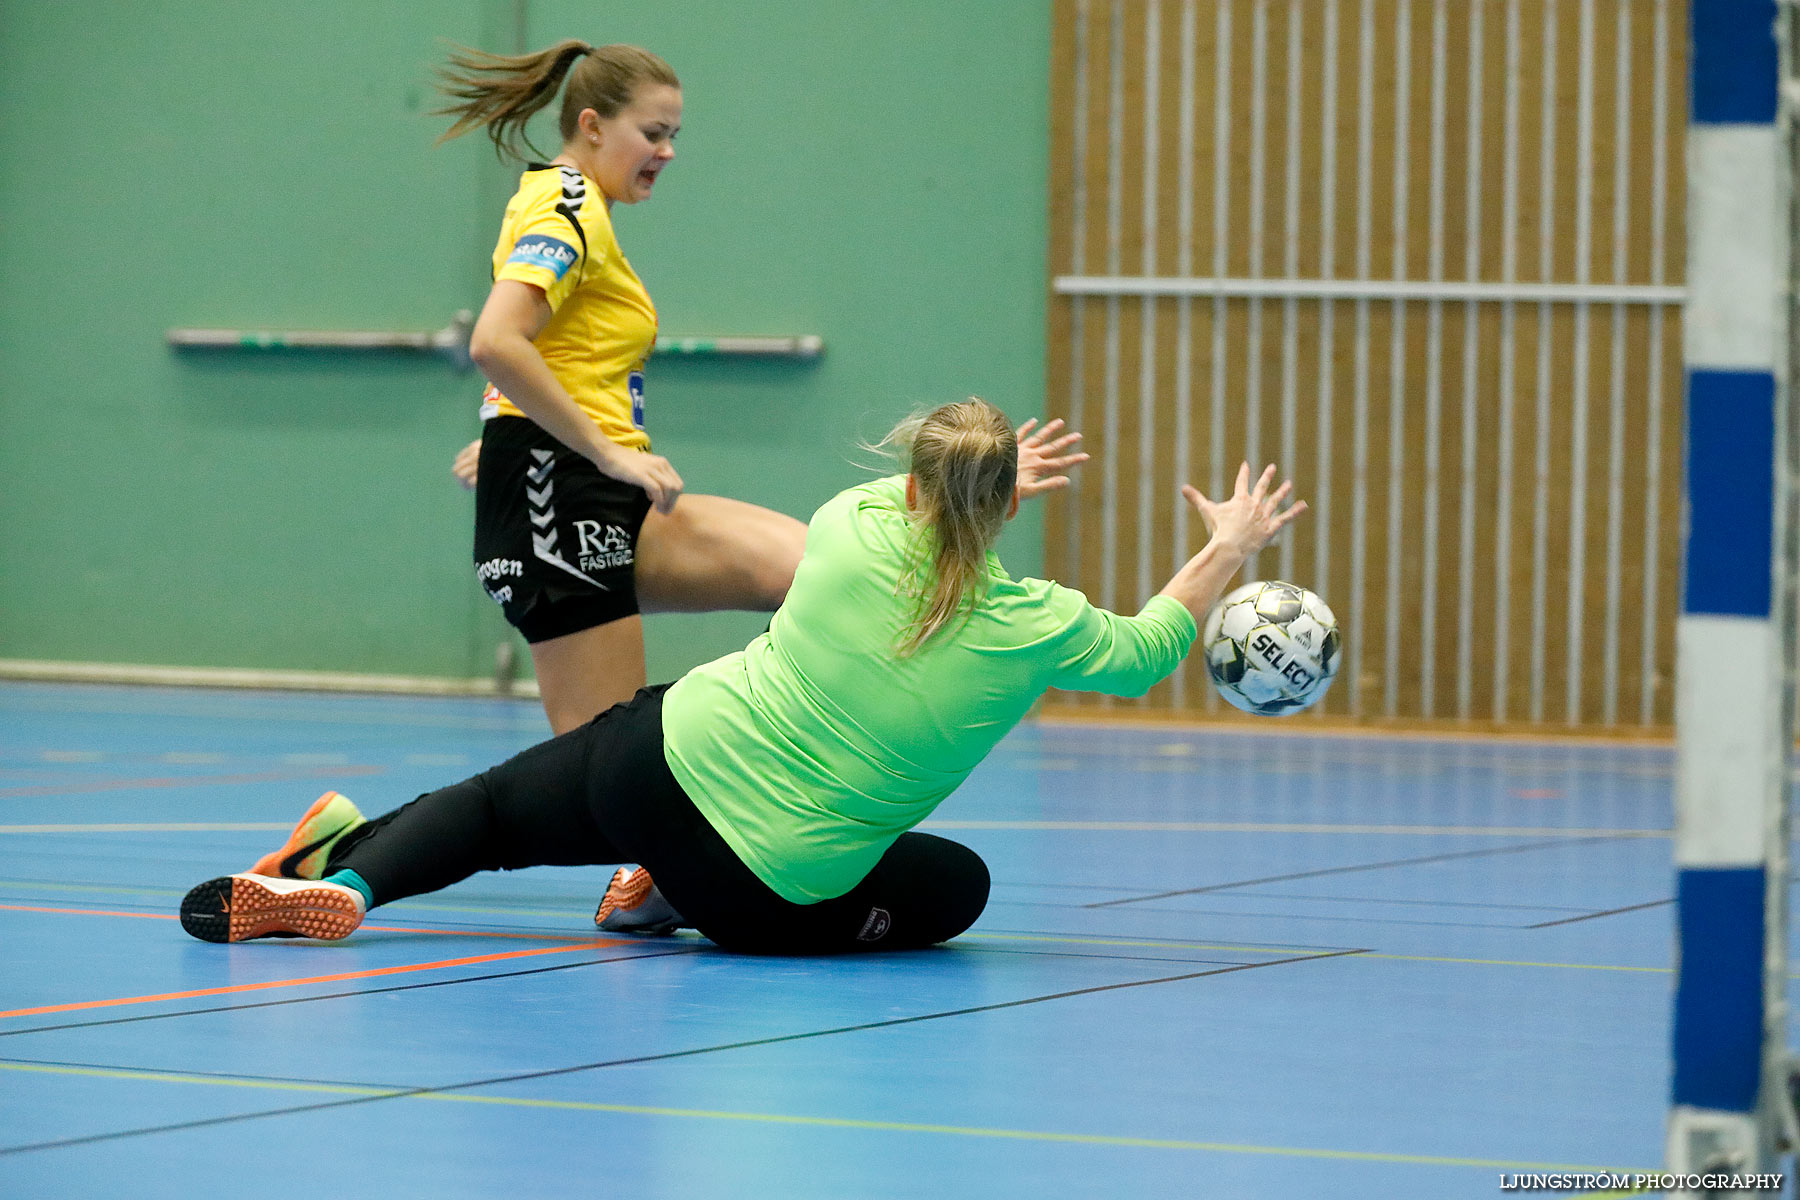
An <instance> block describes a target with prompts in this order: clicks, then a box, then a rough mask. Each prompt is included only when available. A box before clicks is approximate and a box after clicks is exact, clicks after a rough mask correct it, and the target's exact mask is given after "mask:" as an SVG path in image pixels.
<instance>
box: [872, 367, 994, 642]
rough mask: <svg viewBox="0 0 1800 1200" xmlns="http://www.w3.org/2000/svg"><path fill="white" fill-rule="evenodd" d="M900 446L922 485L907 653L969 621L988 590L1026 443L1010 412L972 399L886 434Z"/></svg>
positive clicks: (907, 582) (908, 579)
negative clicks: (991, 561)
mask: <svg viewBox="0 0 1800 1200" xmlns="http://www.w3.org/2000/svg"><path fill="white" fill-rule="evenodd" d="M880 445H881V446H892V447H895V448H896V449H898V450H900V451H901V452H902V453H903V454H904V455H905V458H906V460H907V466H908V469H909V470H910V472H911V474H912V477H913V480H914V484H915V489H916V500H915V505H916V507H915V509H914V511H913V513H912V519H913V523H914V529H915V532H916V534H917V537H918V545H917V546H916V548H915V549H916V552H917V556H916V558H915V561H914V563H913V565H912V569H911V570H910V571H909V572H908V573H907V574H906V576H905V577H904V578H903V580H902V587H903V588H904V589H905V590H907V591H909V592H911V593H912V594H913V595H914V596H915V597H916V598H917V603H918V607H917V610H916V612H915V613H914V615H913V618H912V620H911V622H910V623H909V624H908V625H907V627H906V629H905V630H904V632H903V635H902V638H901V642H900V646H899V654H900V657H902V658H907V657H910V656H911V655H913V654H915V653H917V652H918V650H919V649H920V647H922V646H923V645H924V644H925V643H926V642H927V641H929V640H930V639H931V638H932V636H933V635H934V634H936V633H937V632H938V631H939V630H941V629H943V628H944V627H945V626H947V625H949V624H950V623H952V622H953V621H955V620H957V619H958V618H959V617H961V618H963V619H966V617H967V614H968V613H970V612H973V611H974V608H975V606H976V604H978V603H979V602H980V600H981V597H982V595H983V594H984V593H985V592H986V590H987V556H988V551H989V550H992V549H993V547H994V543H995V542H996V541H998V540H999V538H1000V531H1001V529H1003V528H1004V527H1005V525H1006V518H1007V515H1008V514H1009V513H1010V511H1011V509H1012V500H1013V488H1014V485H1015V484H1016V483H1017V481H1018V469H1019V443H1018V439H1017V437H1016V436H1015V435H1014V433H1013V429H1012V426H1011V425H1010V424H1008V422H1007V420H1006V414H1005V413H1003V412H1001V411H1000V410H999V409H997V408H995V407H994V406H993V405H991V404H989V403H988V402H987V401H985V400H981V399H978V398H976V397H970V398H969V399H968V400H966V401H963V402H961V403H958V404H946V405H944V406H943V407H942V408H938V409H935V410H933V411H932V412H929V413H927V414H925V415H924V416H914V417H909V418H908V419H907V420H904V421H902V422H901V423H900V424H899V425H897V426H895V427H894V430H893V432H891V433H889V434H888V436H887V437H886V438H883V439H882V441H881V443H880Z"/></svg>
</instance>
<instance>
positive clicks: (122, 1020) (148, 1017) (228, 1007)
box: [0, 945, 700, 1037]
mask: <svg viewBox="0 0 1800 1200" xmlns="http://www.w3.org/2000/svg"><path fill="white" fill-rule="evenodd" d="M699 949H700V947H698V946H692V945H687V946H677V947H675V948H674V949H670V950H647V951H642V952H639V953H628V954H615V955H611V956H608V957H603V958H593V959H589V960H588V961H586V962H575V963H558V964H557V965H555V966H553V967H528V968H526V969H525V970H523V971H492V972H489V973H488V974H486V975H462V976H459V977H457V978H455V979H431V980H427V981H426V982H424V983H397V984H392V985H390V986H388V987H378V988H357V989H355V990H353V991H348V992H326V993H324V994H322V995H314V996H287V997H284V998H283V999H280V1000H258V1001H255V1002H253V1003H250V1004H215V1005H213V1006H211V1007H210V1008H184V1009H181V1010H179V1011H176V1012H160V1013H140V1014H138V1015H137V1016H131V1017H107V1018H105V1019H103V1020H99V1021H65V1022H63V1023H62V1024H60V1025H29V1026H26V1027H25V1028H23V1029H0V1037H16V1036H18V1035H20V1034H26V1033H56V1032H59V1031H61V1030H65V1029H93V1028H95V1027H96V1026H100V1025H134V1024H137V1023H139V1022H142V1021H167V1020H172V1019H173V1018H176V1017H200V1016H207V1015H209V1014H212V1013H222V1012H248V1011H250V1010H251V1009H256V1008H280V1007H282V1006H284V1005H288V1004H312V1003H315V1002H318V1001H321V1000H348V999H354V998H356V997H359V996H385V995H388V994H389V993H392V992H416V991H423V990H424V989H426V988H440V987H457V986H459V985H461V984H465V983H486V982H490V981H492V980H495V979H519V978H522V977H524V976H526V975H548V974H551V973H552V972H555V971H573V970H578V969H580V968H582V967H597V966H601V965H603V964H606V963H615V962H636V961H637V960H638V959H640V958H671V957H674V956H676V955H682V954H694V953H697V952H698V951H699Z"/></svg>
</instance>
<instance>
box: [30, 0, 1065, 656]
mask: <svg viewBox="0 0 1800 1200" xmlns="http://www.w3.org/2000/svg"><path fill="white" fill-rule="evenodd" d="M1048 9H1049V6H1047V5H1043V4H1041V3H1037V2H1036V0H1008V2H1004V3H1002V2H985V3H982V4H968V3H966V2H960V3H959V2H956V0H915V2H913V3H908V4H904V5H887V4H876V3H847V2H842V0H812V2H810V3H803V2H800V0H779V2H776V3H765V4H761V5H743V4H737V3H725V2H722V0H708V2H705V3H685V4H681V5H657V6H647V5H625V4H617V5H596V4H593V3H586V4H579V5H578V4H574V3H567V2H562V3H553V2H549V0H533V2H531V3H527V4H523V5H514V4H510V3H508V4H500V3H495V2H494V0H464V2H462V3H433V4H430V5H370V4H366V3H361V2H357V0H325V2H320V3H311V4H307V5H300V6H294V5H277V4H273V3H265V2H252V3H244V2H241V0H235V2H224V0H220V2H201V0H190V2H189V3H185V4H182V5H178V6H144V5H130V4H125V3H122V2H115V3H101V2H98V0H90V2H87V3H79V2H76V3H67V4H58V5H50V6H22V5H5V6H0V106H3V107H4V111H5V112H6V113H7V120H6V121H5V122H0V213H3V214H4V216H3V217H0V286H4V289H5V294H6V296H7V298H8V299H7V304H6V306H5V309H4V312H0V370H3V372H4V374H3V378H4V380H5V386H4V390H3V391H0V435H3V436H0V657H5V658H37V659H66V660H76V661H98V662H130V663H164V664H182V665H201V666H256V667H279V668H298V669H319V670H340V671H371V672H395V673H406V674H440V675H481V674H486V673H487V672H488V671H490V670H491V664H492V657H493V651H494V647H495V645H496V644H497V643H499V642H500V641H502V640H504V639H506V638H509V637H511V634H510V633H509V631H507V629H506V627H505V626H504V624H503V623H501V622H500V620H499V618H498V613H497V611H496V610H494V609H493V607H492V605H491V604H490V603H489V602H488V601H487V600H486V598H485V596H484V595H483V594H482V593H481V591H480V589H479V588H478V587H477V586H476V584H475V582H474V580H473V578H472V573H471V571H470V568H469V563H468V545H469V538H470V511H471V507H472V506H471V502H470V498H469V496H468V495H467V494H465V493H463V492H462V491H461V490H460V489H458V488H456V487H455V486H454V484H452V483H451V482H450V480H449V477H448V473H447V468H448V463H449V459H450V456H451V454H452V453H453V452H454V450H455V449H456V447H458V446H459V445H460V444H461V443H462V442H463V441H465V440H466V439H467V438H468V437H470V436H472V435H473V434H474V433H475V431H476V429H477V421H476V417H475V407H476V402H477V397H478V394H479V390H480V380H479V379H478V378H476V377H475V376H474V375H466V374H458V373H456V372H455V371H453V370H452V369H451V368H450V367H449V366H448V365H447V364H445V363H444V362H442V361H440V360H438V359H435V358H429V357H412V356H407V355H402V354H394V355H384V356H376V357H359V356H350V355H341V354H340V355H317V354H315V355H309V356H299V355H280V354H253V353H241V352H230V353H212V354H196V353H192V352H188V353H175V352H172V351H171V350H170V349H169V348H168V347H167V346H166V345H164V342H163V335H164V331H165V330H166V329H168V328H170V327H177V326H233V327H262V328H284V327H285V328H327V329H330V328H344V329H353V328H369V329H377V328H412V329H429V328H435V327H437V326H440V325H442V324H444V323H445V322H446V321H447V320H448V318H449V317H450V314H451V313H453V312H454V311H455V310H456V309H458V308H473V307H478V306H479V304H480V302H481V299H482V297H483V295H484V294H485V291H486V279H487V256H488V253H489V251H490V250H491V248H492V239H493V233H494V228H495V223H496V221H497V220H498V216H499V208H500V206H501V205H502V204H503V203H504V199H505V196H506V194H507V193H508V192H509V190H510V182H509V180H510V177H511V172H510V171H508V170H504V169H502V168H501V167H499V166H498V165H496V164H495V162H494V160H493V156H492V154H491V152H490V151H489V150H488V149H487V148H486V142H485V140H477V139H474V138H470V139H464V140H463V141H461V142H457V143H452V144H450V145H447V146H443V147H436V148H434V147H433V145H432V141H433V139H434V137H435V136H436V134H437V133H438V132H439V130H440V129H441V128H442V121H441V119H438V118H433V117H431V116H429V115H428V114H427V112H426V110H427V109H428V108H430V107H432V106H433V104H434V103H435V101H434V99H433V96H432V94H431V92H430V89H429V79H430V71H431V68H432V67H433V66H434V65H435V64H436V63H437V62H438V61H439V59H440V58H441V55H442V53H443V43H442V39H451V40H456V41H461V42H469V43H478V44H482V45H485V46H489V47H492V48H496V49H509V48H511V44H512V42H513V39H514V37H515V36H516V30H517V28H518V18H519V17H520V16H521V15H522V17H523V29H524V36H525V39H526V41H527V43H528V44H529V45H531V46H533V47H535V46H537V45H541V44H545V43H548V42H550V41H553V40H556V39H558V38H561V37H565V36H579V37H584V38H586V39H588V40H590V41H595V42H601V41H615V40H616V41H633V42H638V43H640V44H643V45H647V46H650V47H651V48H653V49H655V50H657V51H658V52H659V53H661V54H663V55H664V56H665V57H666V58H668V59H669V60H670V62H671V63H672V64H673V65H674V66H675V68H676V70H677V71H678V72H679V73H680V74H681V76H682V81H683V85H684V92H685V99H686V118H685V121H686V125H685V128H684V130H683V133H682V136H681V140H680V142H679V144H678V147H677V149H678V151H679V157H678V158H677V160H676V163H675V164H674V166H673V167H672V168H671V171H670V173H669V174H667V175H665V176H664V181H663V183H662V184H661V185H659V187H658V195H657V196H656V198H655V199H654V200H652V201H651V202H650V203H648V204H645V205H642V206H640V207H637V208H634V209H620V210H619V211H618V213H617V214H615V215H616V219H617V221H618V228H619V233H620V238H621V241H622V242H623V244H624V246H625V249H626V253H627V254H628V255H630V257H631V258H632V261H633V263H634V264H635V265H636V267H637V269H638V271H639V273H640V274H641V275H642V276H643V278H644V279H645V281H646V283H647V284H648V286H649V287H650V290H651V293H652V295H653V296H654V297H655V298H656V301H657V304H658V307H659V309H660V313H661V319H662V325H663V329H664V331H665V332H667V333H677V334H679V333H819V334H822V335H823V336H824V337H825V339H826V344H827V353H826V356H825V358H824V359H823V360H822V361H820V362H819V363H817V364H814V365H811V366H805V365H797V364H790V363H764V362H719V361H713V362H700V361H679V360H658V361H656V362H655V363H653V364H652V370H651V373H650V380H649V424H650V428H651V432H652V435H653V436H654V437H655V439H656V444H657V449H658V450H659V451H660V452H662V453H664V454H666V455H668V456H669V458H670V459H671V460H672V461H673V462H674V463H675V464H676V466H677V467H678V469H680V470H681V472H682V474H683V476H684V477H685V479H686V480H687V483H688V486H689V488H690V489H691V490H694V491H706V492H718V493H722V494H726V495H731V496H738V497H742V498H745V499H749V500H753V501H756V502H758V503H762V504H767V505H770V506H772V507H775V508H779V509H782V510H784V511H787V512H791V513H794V514H795V515H798V516H801V517H804V516H806V515H807V514H808V513H810V512H811V510H812V509H813V508H814V507H816V506H817V505H818V504H819V503H820V502H821V501H822V500H824V499H825V498H826V497H827V496H828V495H830V494H831V493H832V492H833V491H834V490H836V489H838V488H840V487H842V486H844V485H846V484H847V483H849V482H852V481H854V480H855V479H856V478H858V477H859V471H858V469H857V467H856V466H855V465H853V463H852V461H851V459H852V457H853V455H852V452H851V444H852V442H853V441H854V440H855V439H856V438H858V437H866V436H870V435H874V434H878V433H880V432H882V431H883V430H885V428H886V427H887V425H888V424H889V423H890V422H891V421H892V420H893V419H894V418H895V417H896V416H897V415H899V414H900V413H902V412H904V411H905V410H906V409H908V408H910V407H913V406H915V405H921V404H932V403H938V402H941V401H943V400H947V399H954V398H957V397H959V396H961V395H963V394H965V393H978V394H982V395H985V396H988V397H989V398H990V399H993V400H995V401H996V402H998V403H1000V404H1001V405H1002V406H1003V407H1005V408H1007V409H1008V410H1009V411H1010V412H1012V413H1014V414H1015V416H1018V417H1021V418H1022V417H1023V416H1026V415H1030V414H1032V413H1034V412H1036V411H1037V410H1038V409H1039V407H1040V404H1041V399H1042V392H1043V361H1044V344H1043V339H1044V242H1045V228H1046V224H1045V213H1044V204H1045V196H1046V191H1047V188H1046V161H1047V147H1046V143H1047V134H1046V108H1047V91H1048V82H1047V78H1046V76H1047V71H1048V60H1049V15H1048ZM27 10H29V11H28V12H27ZM76 48H78V49H76ZM546 141H548V142H549V143H550V144H551V152H554V149H553V145H554V141H555V139H554V134H553V133H551V134H550V135H549V136H548V138H547V139H545V138H540V139H539V144H540V145H545V144H546ZM1040 529H1041V526H1040V525H1039V524H1038V523H1037V519H1036V516H1035V514H1031V515H1028V516H1027V517H1025V518H1023V519H1022V520H1021V522H1020V523H1019V527H1018V528H1016V529H1015V530H1014V531H1013V532H1012V533H1010V534H1009V536H1008V539H1007V542H1006V543H1005V546H1004V547H1003V552H1004V553H1005V555H1006V557H1007V559H1008V561H1009V563H1010V564H1011V565H1012V566H1013V568H1014V570H1015V571H1034V570H1037V569H1038V567H1039V561H1040V553H1039V549H1038V547H1039V542H1040V540H1041V533H1040ZM761 627H762V619H761V618H752V617H750V616H746V615H712V616H692V617H669V616H664V617H657V618H654V619H653V620H652V621H651V622H650V629H649V633H648V638H649V643H650V652H651V673H652V676H653V677H669V676H672V675H674V674H676V673H679V672H680V671H681V670H683V669H685V668H686V667H687V666H689V665H691V664H692V663H694V662H697V661H701V660H703V659H705V658H709V657H712V656H713V655H715V654H717V653H721V652H723V651H725V650H728V649H732V648H735V647H736V646H737V645H741V644H742V642H743V641H744V640H745V639H746V638H747V637H748V636H750V635H751V634H753V633H755V632H756V631H757V630H759V629H760V628H761Z"/></svg>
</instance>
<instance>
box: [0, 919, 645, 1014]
mask: <svg viewBox="0 0 1800 1200" xmlns="http://www.w3.org/2000/svg"><path fill="white" fill-rule="evenodd" d="M131 915H143V916H149V915H152V914H131ZM626 944H628V943H625V942H623V941H622V940H621V939H618V938H605V939H600V940H590V941H583V942H573V943H571V944H569V945H566V946H535V947H533V948H532V949H530V950H507V951H503V952H501V953H498V954H473V955H469V956H468V957H465V958H444V959H438V960H436V961H434V962H425V963H405V964H402V965H400V966H394V967H370V968H368V969H366V970H362V971H341V972H338V973H335V974H331V975H309V976H306V977H305V978H302V979H269V980H264V981H263V982H260V983H234V984H231V985H229V986H227V987H216V988H196V989H194V990H192V991H186V992H163V993H159V994H157V995H152V996H120V997H116V998H114V999H110V1000H77V1001H74V1002H72V1003H69V1004H43V1005H39V1006H37V1007H35V1008H15V1009H11V1010H9V1011H6V1012H0V1020H7V1019H9V1018H12V1017H40V1016H47V1015H49V1014H50V1013H59V1012H82V1011H85V1010H87V1009H93V1008H116V1007H119V1006H121V1005H126V1004H156V1003H160V1002H162V1001H166V1000H195V999H198V998H199V997H201V996H233V995H238V994H240V993H243V992H260V991H267V990H269V989H271V988H287V987H303V986H306V985H307V984H314V983H342V982H344V981H345V980H348V979H378V978H380V977H382V976H384V975H406V974H410V973H411V972H414V971H442V970H446V969H448V968H450V967H474V966H480V965H481V964H482V963H491V962H504V961H505V960H507V959H513V958H531V957H533V956H535V955H539V954H569V953H572V952H574V951H577V950H595V949H601V948H604V947H611V946H620V945H626Z"/></svg>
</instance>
